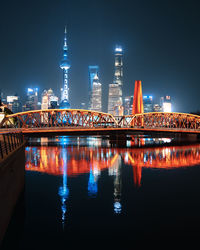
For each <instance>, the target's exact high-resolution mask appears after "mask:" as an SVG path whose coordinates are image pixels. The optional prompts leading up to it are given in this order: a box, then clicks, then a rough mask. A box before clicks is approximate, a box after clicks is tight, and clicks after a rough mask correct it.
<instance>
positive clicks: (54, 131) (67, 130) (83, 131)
mask: <svg viewBox="0 0 200 250" xmlns="http://www.w3.org/2000/svg"><path fill="white" fill-rule="evenodd" d="M8 131H9V132H12V131H20V132H22V133H23V134H24V135H28V136H42V135H48V134H49V135H64V134H65V135H113V134H119V135H120V134H127V135H128V134H144V135H176V134H194V135H197V134H200V129H185V128H181V129H180V128H172V129H170V128H159V129H158V128H155V129H154V128H148V127H144V128H141V127H138V128H137V127H134V128H125V127H122V128H78V127H45V128H18V129H14V128H13V129H12V128H9V129H0V133H5V132H8Z"/></svg>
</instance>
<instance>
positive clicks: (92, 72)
mask: <svg viewBox="0 0 200 250" xmlns="http://www.w3.org/2000/svg"><path fill="white" fill-rule="evenodd" d="M88 71H89V104H88V109H89V110H96V109H94V108H95V105H94V95H96V94H97V93H95V91H94V84H95V89H96V87H101V86H100V85H99V84H100V82H99V66H97V65H92V66H89V67H88ZM97 81H98V83H99V84H96V83H97ZM99 94H101V91H99ZM98 99H101V96H99V97H98Z"/></svg>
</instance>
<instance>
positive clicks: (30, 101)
mask: <svg viewBox="0 0 200 250" xmlns="http://www.w3.org/2000/svg"><path fill="white" fill-rule="evenodd" d="M37 109H40V107H39V105H38V88H28V89H27V95H26V102H25V105H24V106H23V107H22V110H23V111H30V110H37Z"/></svg>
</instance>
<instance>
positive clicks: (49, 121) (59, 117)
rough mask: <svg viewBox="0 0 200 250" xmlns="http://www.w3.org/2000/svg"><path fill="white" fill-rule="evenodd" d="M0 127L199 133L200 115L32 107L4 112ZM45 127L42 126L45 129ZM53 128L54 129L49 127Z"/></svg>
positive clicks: (28, 129)
mask: <svg viewBox="0 0 200 250" xmlns="http://www.w3.org/2000/svg"><path fill="white" fill-rule="evenodd" d="M0 128H20V129H22V132H23V131H24V132H26V133H29V132H30V133H31V132H32V131H31V130H33V129H35V131H37V129H38V131H39V130H40V131H42V130H43V132H52V131H53V132H55V131H57V130H59V129H60V131H61V130H62V129H63V128H64V129H65V130H66V131H67V130H72V131H73V130H74V131H78V130H80V129H85V130H87V129H88V130H90V131H91V130H93V131H94V130H95V129H96V130H101V131H103V130H106V129H115V130H122V129H123V130H127V131H128V130H132V131H134V130H140V131H158V132H159V131H172V132H187V133H200V116H198V115H193V114H187V113H174V112H172V113H167V112H166V113H165V112H152V113H142V114H134V115H128V116H122V117H118V118H115V117H114V116H113V115H111V114H108V113H103V112H96V111H92V110H81V109H47V110H34V111H27V112H21V113H16V114H12V115H7V116H6V117H5V118H4V119H3V120H2V122H1V124H0ZM44 128H45V130H44ZM52 128H54V130H51V129H52Z"/></svg>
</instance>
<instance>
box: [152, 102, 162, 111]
mask: <svg viewBox="0 0 200 250" xmlns="http://www.w3.org/2000/svg"><path fill="white" fill-rule="evenodd" d="M153 111H154V112H162V107H161V106H160V105H159V104H154V105H153Z"/></svg>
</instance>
